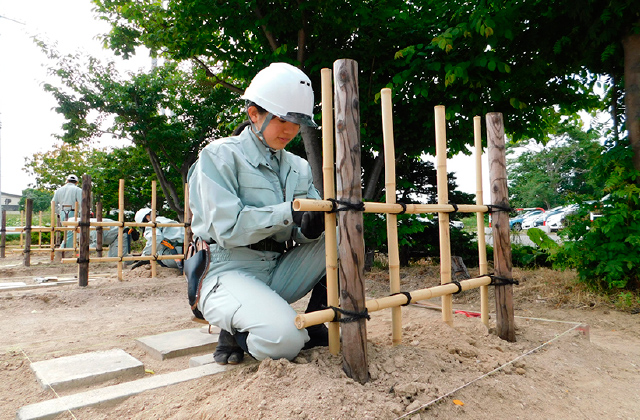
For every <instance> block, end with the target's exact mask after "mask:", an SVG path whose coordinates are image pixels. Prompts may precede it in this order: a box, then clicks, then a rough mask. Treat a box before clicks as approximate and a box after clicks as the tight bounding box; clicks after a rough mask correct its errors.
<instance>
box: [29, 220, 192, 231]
mask: <svg viewBox="0 0 640 420" xmlns="http://www.w3.org/2000/svg"><path fill="white" fill-rule="evenodd" d="M62 225H63V226H68V227H67V228H64V227H63V228H61V229H63V230H64V229H66V230H72V229H75V227H76V226H78V223H77V222H73V221H71V222H62ZM91 226H94V229H95V227H97V226H122V222H91ZM124 226H125V227H126V226H133V227H153V226H157V227H185V224H184V223H155V224H154V223H153V222H145V223H137V222H124ZM36 229H37V228H34V231H35V230H36ZM45 230H46V229H45Z"/></svg>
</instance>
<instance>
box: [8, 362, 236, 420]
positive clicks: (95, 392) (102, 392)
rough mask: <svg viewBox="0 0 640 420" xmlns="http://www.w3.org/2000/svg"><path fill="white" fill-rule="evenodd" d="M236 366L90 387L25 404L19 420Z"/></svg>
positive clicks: (47, 416)
mask: <svg viewBox="0 0 640 420" xmlns="http://www.w3.org/2000/svg"><path fill="white" fill-rule="evenodd" d="M234 367H235V365H225V366H221V365H218V364H216V363H213V364H208V365H204V366H199V367H194V368H189V369H185V370H181V371H178V372H170V373H165V374H160V375H152V376H147V377H144V378H142V379H137V380H135V381H131V382H125V383H121V384H117V385H111V386H107V387H104V388H99V389H92V390H90V391H85V392H79V393H77V394H72V395H65V396H63V397H60V398H54V399H51V400H47V401H43V402H39V403H35V404H30V405H26V406H24V407H21V408H20V409H19V410H18V412H17V413H16V419H18V420H44V419H53V418H56V417H57V416H58V415H60V414H62V413H64V412H66V411H72V410H77V409H80V408H83V407H94V406H99V405H104V404H113V403H116V402H120V401H122V400H124V399H126V398H128V397H131V396H134V395H138V394H140V393H142V392H144V391H149V390H152V389H157V388H162V387H165V386H169V385H174V384H178V383H180V382H185V381H190V380H193V379H198V378H203V377H205V376H209V375H215V374H217V373H221V372H225V371H227V370H229V369H233V368H234Z"/></svg>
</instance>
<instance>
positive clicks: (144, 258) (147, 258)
mask: <svg viewBox="0 0 640 420" xmlns="http://www.w3.org/2000/svg"><path fill="white" fill-rule="evenodd" d="M62 250H63V251H64V250H65V249H62ZM66 250H67V251H68V250H71V248H66ZM89 259H90V260H91V262H116V261H121V260H122V261H153V260H183V259H184V254H168V255H158V256H156V257H154V256H152V255H138V256H134V255H132V256H129V257H122V258H120V257H95V258H89ZM77 260H78V259H77V258H63V259H62V262H63V263H75V262H78V261H77Z"/></svg>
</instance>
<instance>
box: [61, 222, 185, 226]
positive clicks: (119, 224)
mask: <svg viewBox="0 0 640 420" xmlns="http://www.w3.org/2000/svg"><path fill="white" fill-rule="evenodd" d="M62 225H63V226H78V222H69V221H65V222H62ZM121 225H122V223H121V222H91V226H121ZM124 225H125V226H129V227H154V226H156V227H185V224H184V223H152V222H147V223H136V222H124Z"/></svg>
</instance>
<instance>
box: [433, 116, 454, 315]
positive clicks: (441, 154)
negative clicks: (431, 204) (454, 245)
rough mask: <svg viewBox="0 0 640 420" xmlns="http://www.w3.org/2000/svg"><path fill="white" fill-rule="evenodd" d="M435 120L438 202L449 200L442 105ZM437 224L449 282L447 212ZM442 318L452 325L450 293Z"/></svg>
mask: <svg viewBox="0 0 640 420" xmlns="http://www.w3.org/2000/svg"><path fill="white" fill-rule="evenodd" d="M435 120H436V171H437V174H436V178H437V182H438V204H440V205H442V204H447V203H448V202H449V189H448V185H449V183H448V180H447V132H446V129H447V127H446V118H445V109H444V106H442V105H438V106H436V107H435ZM438 226H439V230H440V283H441V284H447V283H451V239H450V236H449V229H450V227H449V213H446V212H439V213H438ZM441 300H442V304H441V305H442V320H443V321H444V322H446V323H447V324H449V325H453V304H452V301H453V299H452V296H451V295H443V296H442V298H441Z"/></svg>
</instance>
